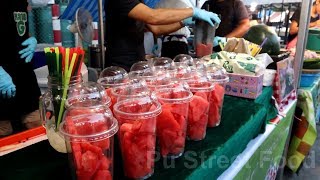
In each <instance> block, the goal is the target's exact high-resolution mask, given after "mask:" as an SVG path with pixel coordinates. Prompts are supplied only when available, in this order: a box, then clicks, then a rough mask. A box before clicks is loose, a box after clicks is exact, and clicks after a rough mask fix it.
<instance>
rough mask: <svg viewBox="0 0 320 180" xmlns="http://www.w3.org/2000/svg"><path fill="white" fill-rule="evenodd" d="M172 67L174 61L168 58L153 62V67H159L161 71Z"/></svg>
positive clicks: (159, 58) (156, 59)
mask: <svg viewBox="0 0 320 180" xmlns="http://www.w3.org/2000/svg"><path fill="white" fill-rule="evenodd" d="M170 66H172V59H171V58H168V57H156V58H154V59H153V62H152V67H158V68H160V69H167V68H168V67H170Z"/></svg>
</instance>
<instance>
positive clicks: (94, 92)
mask: <svg viewBox="0 0 320 180" xmlns="http://www.w3.org/2000/svg"><path fill="white" fill-rule="evenodd" d="M83 101H97V102H99V103H101V104H103V105H107V106H108V107H109V106H110V105H111V98H110V97H109V96H108V95H107V94H106V91H105V89H104V87H103V86H102V85H100V84H98V83H95V82H86V83H81V84H79V85H77V86H74V87H72V94H70V95H68V99H67V100H66V103H65V104H66V107H70V106H71V105H73V104H75V103H79V102H83Z"/></svg>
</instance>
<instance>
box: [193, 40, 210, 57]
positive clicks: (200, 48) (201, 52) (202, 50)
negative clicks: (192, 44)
mask: <svg viewBox="0 0 320 180" xmlns="http://www.w3.org/2000/svg"><path fill="white" fill-rule="evenodd" d="M212 48H213V44H212V43H208V44H202V43H199V44H196V54H197V56H198V57H203V56H206V55H209V54H212Z"/></svg>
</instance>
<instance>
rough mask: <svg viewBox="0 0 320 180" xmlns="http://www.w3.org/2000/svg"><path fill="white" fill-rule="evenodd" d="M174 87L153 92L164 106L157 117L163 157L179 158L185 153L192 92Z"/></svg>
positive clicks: (159, 141)
mask: <svg viewBox="0 0 320 180" xmlns="http://www.w3.org/2000/svg"><path fill="white" fill-rule="evenodd" d="M181 87H182V86H179V87H173V88H163V89H158V90H156V91H154V92H153V94H154V95H155V96H156V97H157V99H158V100H159V102H160V103H161V105H162V112H161V113H160V115H159V116H158V117H157V130H156V132H157V139H158V143H159V144H158V145H159V149H160V154H161V156H162V157H166V158H171V159H174V158H178V157H180V156H181V155H182V154H183V152H184V147H185V140H186V132H187V119H188V109H189V102H190V101H191V99H192V96H193V94H192V92H191V91H190V90H189V89H186V88H181Z"/></svg>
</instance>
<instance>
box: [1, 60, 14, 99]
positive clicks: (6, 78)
mask: <svg viewBox="0 0 320 180" xmlns="http://www.w3.org/2000/svg"><path fill="white" fill-rule="evenodd" d="M15 95H16V86H15V85H14V84H13V82H12V78H11V76H10V75H9V74H8V73H7V72H6V71H5V70H4V69H3V68H2V67H1V66H0V96H1V97H2V98H11V97H14V96H15Z"/></svg>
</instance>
